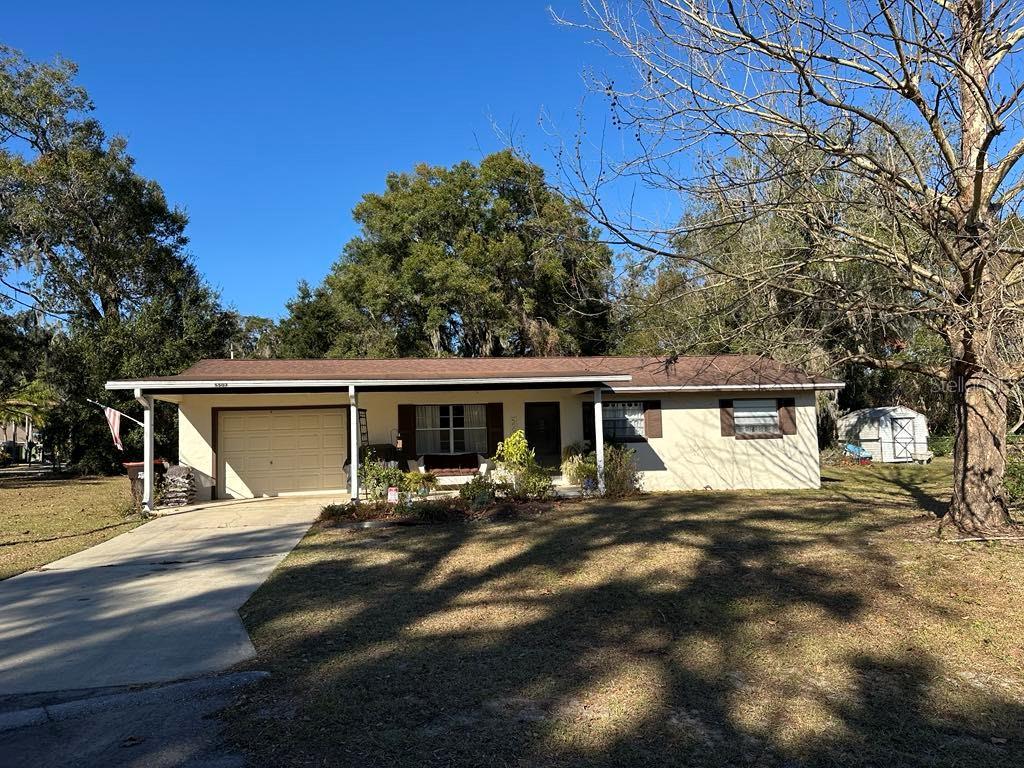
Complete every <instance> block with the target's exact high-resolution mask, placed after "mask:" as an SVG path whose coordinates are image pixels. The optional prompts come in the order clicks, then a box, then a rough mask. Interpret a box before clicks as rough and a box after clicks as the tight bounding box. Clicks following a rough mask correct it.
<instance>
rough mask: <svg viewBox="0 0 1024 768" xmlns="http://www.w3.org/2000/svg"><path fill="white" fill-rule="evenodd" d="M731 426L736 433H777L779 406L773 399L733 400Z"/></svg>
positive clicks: (779, 429)
mask: <svg viewBox="0 0 1024 768" xmlns="http://www.w3.org/2000/svg"><path fill="white" fill-rule="evenodd" d="M732 412H733V426H734V429H735V432H736V434H737V435H777V434H779V433H780V432H781V428H780V427H779V408H778V404H777V403H776V402H775V401H774V400H734V401H733V404H732Z"/></svg>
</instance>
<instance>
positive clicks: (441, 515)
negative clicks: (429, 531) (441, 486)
mask: <svg viewBox="0 0 1024 768" xmlns="http://www.w3.org/2000/svg"><path fill="white" fill-rule="evenodd" d="M402 512H403V514H405V515H407V516H409V517H413V518H416V519H417V520H422V521H423V522H429V523H444V522H449V521H452V520H464V519H465V518H466V512H465V510H464V509H463V508H462V507H461V506H460V504H459V503H458V501H457V500H456V499H455V498H453V497H451V496H446V497H443V498H439V499H422V500H420V501H414V502H412V503H410V504H407V505H406V506H404V507H403V508H402Z"/></svg>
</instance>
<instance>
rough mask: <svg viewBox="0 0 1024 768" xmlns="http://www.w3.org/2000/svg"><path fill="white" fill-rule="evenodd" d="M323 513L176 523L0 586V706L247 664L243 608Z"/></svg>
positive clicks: (294, 510)
mask: <svg viewBox="0 0 1024 768" xmlns="http://www.w3.org/2000/svg"><path fill="white" fill-rule="evenodd" d="M328 501H330V499H328V498H325V497H302V498H287V499H261V500H258V501H253V502H251V503H246V504H227V505H221V506H217V505H213V506H207V507H206V508H203V509H197V510H194V511H188V512H181V513H177V514H171V515H167V516H165V517H160V518H158V519H156V520H153V521H151V522H148V523H146V524H145V525H143V526H141V527H139V528H136V529H134V530H132V531H129V532H128V533H125V534H122V535H121V536H118V537H116V538H113V539H110V540H109V541H105V542H103V543H102V544H99V545H97V546H95V547H92V548H91V549H87V550H85V551H83V552H79V553H77V554H74V555H71V556H70V557H66V558H64V559H62V560H58V561H56V562H54V563H50V564H49V565H47V566H44V567H43V568H42V569H40V570H38V571H30V572H28V573H24V574H21V575H20V576H15V577H14V578H11V579H7V580H6V581H2V582H0V696H7V695H11V694H25V693H36V692H44V691H58V690H60V691H67V690H71V689H83V688H97V687H107V686H121V685H136V684H142V683H158V682H165V681H169V680H179V679H183V678H188V677H195V676H197V675H202V674H207V673H210V672H216V671H220V670H223V669H226V668H228V667H230V666H232V665H233V664H236V663H238V662H241V661H244V660H246V659H249V658H252V657H253V656H254V655H255V650H254V648H253V646H252V642H251V641H250V640H249V636H248V634H247V633H246V631H245V628H244V627H243V626H242V622H241V620H240V619H239V618H238V613H237V611H238V608H239V607H240V606H241V605H242V603H244V602H245V601H246V599H247V598H248V597H249V595H250V594H252V592H253V591H254V590H255V589H256V588H257V587H258V586H259V585H260V584H262V583H263V581H264V580H265V579H266V578H267V576H269V575H270V572H271V571H272V570H273V569H274V567H275V566H276V565H277V564H278V563H279V562H280V561H281V560H282V558H284V556H285V555H286V554H288V552H290V551H291V549H292V548H293V547H294V546H295V545H296V544H297V543H298V541H299V540H300V539H301V538H302V536H303V535H304V534H305V533H306V531H307V529H308V528H309V526H310V524H311V523H312V522H313V520H314V519H316V516H317V514H318V513H319V510H320V507H321V506H322V505H323V504H325V503H327V502H328Z"/></svg>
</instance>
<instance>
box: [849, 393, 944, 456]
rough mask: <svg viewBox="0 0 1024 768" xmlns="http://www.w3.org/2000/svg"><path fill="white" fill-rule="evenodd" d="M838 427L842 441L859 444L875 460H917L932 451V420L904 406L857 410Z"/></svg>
mask: <svg viewBox="0 0 1024 768" xmlns="http://www.w3.org/2000/svg"><path fill="white" fill-rule="evenodd" d="M837 427H838V432H839V442H840V443H852V444H854V445H859V446H860V447H862V448H863V449H864V450H866V451H867V452H868V453H870V454H871V458H872V459H873V460H874V461H882V462H899V461H913V460H914V454H918V455H923V454H925V453H926V452H927V451H928V420H927V419H926V418H925V416H924V414H923V413H918V412H917V411H913V410H911V409H910V408H905V407H903V406H902V405H890V406H881V407H878V408H863V409H861V410H859V411H853V412H852V413H848V414H846V415H845V416H843V417H841V418H840V419H839V422H838V424H837Z"/></svg>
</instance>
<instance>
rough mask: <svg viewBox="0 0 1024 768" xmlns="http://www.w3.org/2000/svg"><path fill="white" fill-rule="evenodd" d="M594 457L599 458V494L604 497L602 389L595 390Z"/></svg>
mask: <svg viewBox="0 0 1024 768" xmlns="http://www.w3.org/2000/svg"><path fill="white" fill-rule="evenodd" d="M594 455H596V456H597V492H598V493H600V494H601V495H602V496H603V495H604V414H603V412H602V410H601V387H600V386H598V387H595V388H594Z"/></svg>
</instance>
